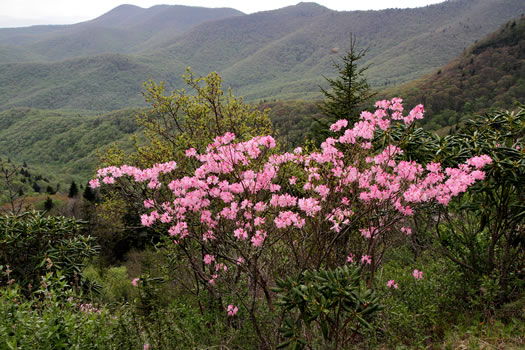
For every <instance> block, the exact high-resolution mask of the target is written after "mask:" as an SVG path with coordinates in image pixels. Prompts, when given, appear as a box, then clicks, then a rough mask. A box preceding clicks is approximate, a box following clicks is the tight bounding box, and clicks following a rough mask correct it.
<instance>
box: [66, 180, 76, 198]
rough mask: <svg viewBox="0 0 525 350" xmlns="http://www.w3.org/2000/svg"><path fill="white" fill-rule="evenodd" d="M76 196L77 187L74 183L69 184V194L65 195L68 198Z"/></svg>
mask: <svg viewBox="0 0 525 350" xmlns="http://www.w3.org/2000/svg"><path fill="white" fill-rule="evenodd" d="M77 194H78V186H77V184H76V183H75V181H73V182H71V186H70V187H69V194H68V195H67V196H68V197H69V198H73V197H76V195H77Z"/></svg>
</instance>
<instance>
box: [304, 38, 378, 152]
mask: <svg viewBox="0 0 525 350" xmlns="http://www.w3.org/2000/svg"><path fill="white" fill-rule="evenodd" d="M366 51H367V49H358V48H357V39H356V36H355V35H350V47H349V49H348V52H347V53H346V54H345V55H344V56H340V57H339V59H340V62H337V61H334V62H333V66H334V67H335V68H336V70H337V72H338V74H339V75H338V76H337V77H336V78H334V79H330V78H327V77H324V78H325V79H326V81H327V82H328V84H329V85H330V89H329V90H327V89H324V88H322V87H321V92H322V93H323V95H324V96H325V100H324V101H323V102H322V103H321V104H320V105H319V108H320V109H321V111H322V113H323V114H324V115H325V118H323V119H316V122H317V126H315V127H314V132H315V136H314V139H315V141H317V143H318V142H319V141H320V140H324V139H326V138H327V137H329V136H331V135H330V134H329V127H330V125H331V124H333V123H335V122H336V121H338V120H340V119H346V120H348V123H349V125H352V124H353V123H355V122H357V121H358V120H359V111H360V110H361V109H362V108H363V107H364V105H365V104H366V102H368V101H369V100H370V98H372V97H373V96H374V95H375V93H374V92H372V90H371V88H370V85H369V84H368V82H367V80H366V77H365V72H366V70H367V69H368V66H364V67H358V61H359V60H360V59H362V58H363V57H364V56H365V54H366Z"/></svg>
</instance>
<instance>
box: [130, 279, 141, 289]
mask: <svg viewBox="0 0 525 350" xmlns="http://www.w3.org/2000/svg"><path fill="white" fill-rule="evenodd" d="M139 280H140V278H138V277H137V278H134V279H133V281H131V284H132V285H133V286H135V287H138V285H139Z"/></svg>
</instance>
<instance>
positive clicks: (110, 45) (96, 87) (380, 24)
mask: <svg viewBox="0 0 525 350" xmlns="http://www.w3.org/2000/svg"><path fill="white" fill-rule="evenodd" d="M185 11H186V12H185ZM207 11H211V12H207ZM213 11H218V12H213ZM523 12H525V4H524V3H523V0H449V1H446V2H444V3H440V4H436V5H430V6H426V7H422V8H416V9H389V10H382V11H352V12H337V11H332V10H329V9H327V8H325V7H322V6H320V5H317V4H315V3H299V4H298V5H296V6H289V7H285V8H282V9H279V10H274V11H265V12H259V13H255V14H251V15H242V14H241V13H239V12H238V11H235V10H231V9H202V8H197V9H196V8H191V7H190V8H188V7H172V6H156V7H152V8H150V9H141V8H137V7H134V6H130V5H124V6H120V7H118V8H116V9H114V10H112V11H110V12H108V13H106V14H105V15H103V16H101V17H99V18H97V19H95V20H93V21H89V22H84V23H80V24H76V25H73V26H51V27H31V28H21V29H17V30H8V29H2V30H0V45H3V47H6V46H7V47H9V46H13V45H16V47H17V48H18V49H19V50H22V51H19V52H18V53H17V54H16V55H15V54H13V55H11V56H9V55H7V54H5V53H4V55H2V49H1V47H0V110H2V109H6V108H11V107H16V106H32V107H38V108H83V109H94V110H112V109H118V108H123V107H128V106H140V105H142V104H143V99H142V96H141V94H140V92H141V87H142V84H141V83H142V82H143V81H145V80H147V79H148V78H150V77H151V78H153V79H155V80H164V81H166V82H167V86H168V87H169V88H172V89H176V88H179V87H180V82H181V80H180V75H181V74H182V73H183V72H184V69H185V68H186V67H187V66H191V67H192V68H193V69H194V71H195V72H196V73H197V74H206V73H208V72H210V71H212V70H214V71H218V72H219V73H220V74H221V75H222V76H223V77H224V78H225V81H226V83H227V85H229V86H231V87H232V88H234V89H235V92H236V93H237V94H239V95H243V96H245V98H246V99H247V100H251V101H258V100H262V99H298V98H300V99H305V98H306V99H308V98H315V97H318V96H319V85H321V84H324V79H323V75H324V76H334V75H335V72H334V69H333V67H332V62H333V60H334V59H335V58H336V57H337V55H336V54H334V52H337V51H338V52H339V53H341V54H342V53H344V50H345V48H346V47H347V45H348V36H349V34H350V33H354V34H356V35H357V37H358V40H359V45H360V46H361V47H368V48H369V50H368V52H367V55H366V56H365V59H364V60H363V62H361V63H362V64H371V66H370V70H369V76H368V78H369V81H370V82H371V84H372V85H373V86H375V87H376V88H383V87H387V86H391V85H393V84H397V83H401V82H405V81H409V80H411V79H414V78H417V77H420V76H422V75H424V74H427V73H430V72H432V71H434V70H435V69H437V68H438V67H440V66H442V65H444V64H446V63H447V62H449V61H450V60H451V59H453V58H454V57H456V56H457V55H458V54H460V53H461V52H462V51H463V50H464V49H465V48H466V47H468V46H470V45H471V44H472V43H474V41H475V40H477V39H479V38H481V37H483V36H484V35H487V34H488V33H490V32H492V31H494V30H496V29H497V28H498V27H499V26H500V25H502V24H503V23H505V22H506V21H508V20H510V19H512V18H514V17H515V16H516V14H520V13H523ZM205 13H206V14H208V15H209V17H206V16H208V15H205ZM191 14H195V16H197V17H196V18H198V19H199V20H201V23H200V24H198V25H196V22H197V20H193V19H192V16H191ZM197 14H198V15H197ZM177 16H178V17H177ZM221 16H222V19H218V17H221ZM174 18H178V20H174ZM211 19H213V20H211ZM13 52H15V51H13ZM99 52H106V53H105V54H104V55H96V56H92V57H76V58H72V59H68V60H64V59H65V58H68V57H73V56H76V55H84V56H85V55H94V54H96V53H99ZM2 57H6V58H5V60H4V61H2ZM39 57H40V59H39ZM41 57H44V58H43V59H41ZM13 60H16V62H14V61H13ZM34 60H37V61H38V63H37V62H33V63H20V62H23V61H26V62H27V61H34ZM44 60H47V61H50V60H51V61H53V62H45V61H44Z"/></svg>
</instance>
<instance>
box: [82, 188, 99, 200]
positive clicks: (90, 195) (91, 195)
mask: <svg viewBox="0 0 525 350" xmlns="http://www.w3.org/2000/svg"><path fill="white" fill-rule="evenodd" d="M82 195H83V197H84V198H85V199H86V200H87V201H90V202H94V201H95V199H96V195H95V191H93V190H92V189H91V187H90V186H89V185H86V189H85V190H84V193H83V194H82Z"/></svg>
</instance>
